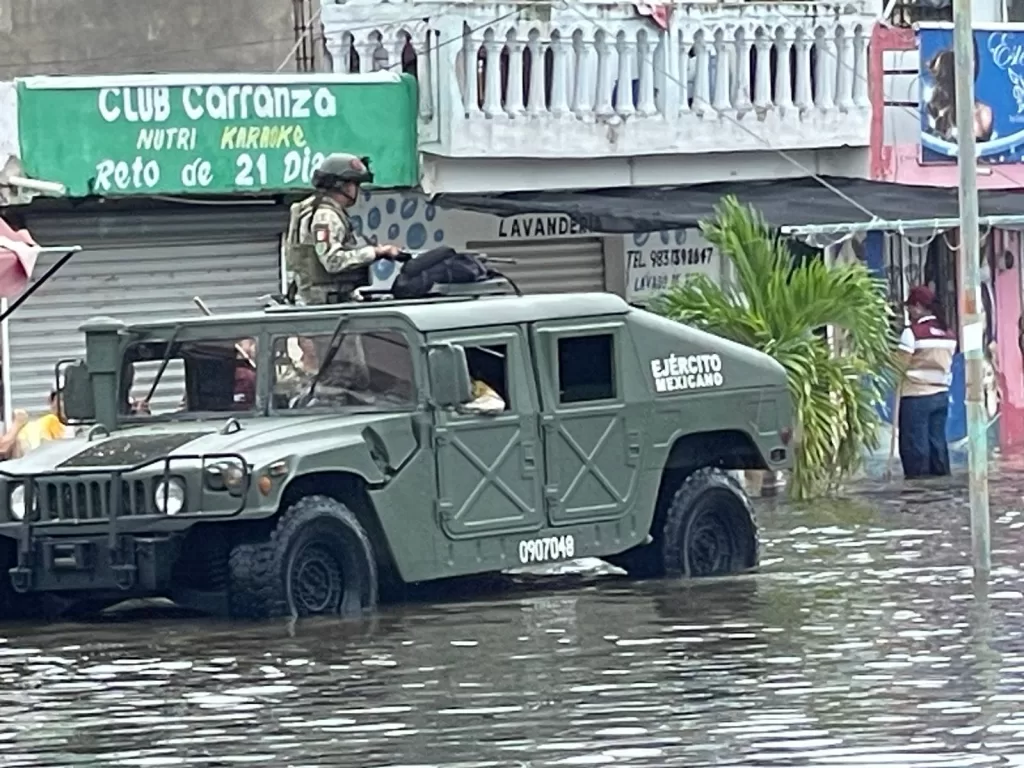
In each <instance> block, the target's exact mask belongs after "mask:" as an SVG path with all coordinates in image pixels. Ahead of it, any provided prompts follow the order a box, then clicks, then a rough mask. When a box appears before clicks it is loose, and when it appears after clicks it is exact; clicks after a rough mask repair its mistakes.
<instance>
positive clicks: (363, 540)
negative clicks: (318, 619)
mask: <svg viewBox="0 0 1024 768" xmlns="http://www.w3.org/2000/svg"><path fill="white" fill-rule="evenodd" d="M228 562H229V570H230V586H229V596H230V607H229V610H230V611H231V615H232V616H233V617H235V618H243V619H266V618H274V617H279V616H291V617H295V618H300V617H305V616H316V615H330V616H345V617H355V616H361V615H364V614H366V613H369V612H372V611H373V610H374V609H375V608H376V607H377V561H376V559H375V558H374V555H373V547H372V546H371V545H370V540H369V538H367V536H366V532H365V531H364V530H363V527H362V525H360V523H359V520H358V519H357V518H356V516H355V515H354V514H352V512H351V510H349V508H348V507H346V506H345V505H344V504H342V503H341V502H340V501H337V500H335V499H332V498H329V497H327V496H306V497H304V498H302V499H299V500H298V501H297V502H295V503H294V504H292V506H290V507H289V508H288V509H287V510H285V512H284V514H283V515H282V516H281V519H280V520H278V522H277V525H276V527H275V528H274V530H273V531H272V532H271V534H270V538H269V539H268V540H267V541H263V542H259V543H244V544H238V545H236V546H235V547H233V548H232V550H231V554H230V556H229V561H228Z"/></svg>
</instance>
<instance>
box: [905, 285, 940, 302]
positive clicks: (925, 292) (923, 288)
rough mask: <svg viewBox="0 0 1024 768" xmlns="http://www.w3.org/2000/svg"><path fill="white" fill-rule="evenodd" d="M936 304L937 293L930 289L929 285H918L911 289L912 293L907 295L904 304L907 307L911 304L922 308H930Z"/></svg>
mask: <svg viewBox="0 0 1024 768" xmlns="http://www.w3.org/2000/svg"><path fill="white" fill-rule="evenodd" d="M934 303H935V291H933V290H932V289H931V288H929V287H928V286H927V285H917V286H914V287H913V288H911V289H910V293H909V294H908V295H907V300H906V301H905V302H904V304H905V305H906V306H908V307H909V306H910V305H911V304H918V305H920V306H922V307H930V306H931V305H932V304H934Z"/></svg>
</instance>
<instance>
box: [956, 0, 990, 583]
mask: <svg viewBox="0 0 1024 768" xmlns="http://www.w3.org/2000/svg"><path fill="white" fill-rule="evenodd" d="M953 52H954V62H955V65H956V126H957V131H956V133H957V165H958V167H959V170H960V244H961V246H962V248H961V250H960V331H961V334H960V337H961V339H962V342H963V350H964V362H965V366H964V367H965V371H966V379H967V398H966V400H967V440H968V456H969V458H968V461H969V464H970V499H971V549H972V551H973V555H974V558H973V565H974V572H975V574H976V575H979V576H984V577H986V578H987V576H988V573H989V571H990V570H991V568H992V543H991V538H990V534H989V514H988V435H987V434H986V433H987V429H988V419H987V418H986V414H985V406H984V399H983V390H982V373H983V370H984V369H983V364H984V350H983V349H982V346H983V343H984V328H985V325H984V323H983V322H982V319H981V311H982V305H981V289H980V282H981V274H980V273H981V269H980V253H979V251H980V243H979V236H978V159H977V152H976V149H975V141H974V31H973V29H972V28H971V0H953Z"/></svg>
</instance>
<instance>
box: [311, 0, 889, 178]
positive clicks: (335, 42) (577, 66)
mask: <svg viewBox="0 0 1024 768" xmlns="http://www.w3.org/2000/svg"><path fill="white" fill-rule="evenodd" d="M638 6H641V7H642V4H640V3H638V4H636V5H634V4H632V3H617V4H613V3H595V2H592V0H581V1H579V2H576V1H574V0H570V1H569V2H565V3H558V4H554V3H553V4H550V5H536V6H531V5H525V4H518V5H511V4H504V3H491V2H468V3H467V2H463V3H456V2H443V1H433V0H400V1H399V2H380V0H348V2H345V3H336V4H327V3H326V2H325V4H324V7H323V22H324V32H325V37H326V41H327V47H328V52H329V53H330V59H331V66H332V67H333V69H334V70H335V71H339V72H368V71H373V70H376V69H382V68H385V67H391V68H394V69H398V68H401V69H403V70H404V71H406V72H409V73H411V74H413V75H414V76H416V77H417V79H418V80H419V83H420V110H419V120H420V143H421V148H422V149H423V150H424V151H425V152H428V153H431V154H433V155H440V156H444V157H451V158H460V157H462V158H470V157H480V158H483V157H486V158H491V159H495V158H578V159H583V158H598V157H600V158H607V157H622V158H626V157H634V156H637V155H667V154H672V155H694V154H705V153H716V152H742V151H755V150H761V151H763V150H766V149H769V150H770V149H782V150H801V149H820V148H834V147H843V146H851V147H866V146H868V144H869V126H870V112H871V105H870V102H869V98H868V50H867V48H868V40H869V39H870V36H871V32H872V28H873V25H874V18H873V17H872V16H870V15H869V14H867V13H865V12H864V8H863V6H861V5H859V4H858V3H843V4H828V3H809V2H785V3H777V4H755V3H743V2H739V3H736V2H727V3H710V4H705V5H693V4H686V5H683V4H680V5H675V6H658V8H659V9H664V10H665V11H667V13H665V14H664V15H661V16H660V18H661V19H662V21H661V22H659V21H657V20H656V19H655V18H654V16H652V15H642V14H641V13H640V12H639V11H638V10H637V7H638ZM648 13H650V11H648ZM659 13H660V11H659Z"/></svg>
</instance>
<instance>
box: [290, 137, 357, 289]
mask: <svg viewBox="0 0 1024 768" xmlns="http://www.w3.org/2000/svg"><path fill="white" fill-rule="evenodd" d="M364 181H373V174H372V173H371V172H370V170H369V167H368V160H366V159H362V160H361V159H360V158H357V157H354V156H352V155H343V154H335V155H331V156H330V157H328V158H326V159H325V160H324V162H323V163H322V164H321V166H320V167H319V168H318V169H317V171H316V172H315V173H314V174H313V185H314V187H315V188H316V190H317V192H316V194H314V195H311V196H309V197H307V198H306V199H305V200H302V201H300V202H298V203H294V204H293V205H292V207H291V219H290V220H289V223H288V237H287V240H286V243H287V247H286V251H285V262H286V264H287V269H288V272H289V281H290V282H294V283H295V287H296V289H297V295H298V297H299V298H300V299H301V300H302V301H303V302H304V303H306V304H328V303H335V302H339V301H348V300H349V299H350V298H351V297H352V292H353V291H354V290H355V289H356V288H358V287H360V286H361V285H366V284H367V283H368V282H369V274H368V267H369V265H370V264H371V263H372V262H373V261H374V260H375V259H376V258H377V252H376V249H375V247H374V246H372V245H368V244H367V245H359V243H358V242H357V240H356V236H355V233H354V232H353V231H352V222H351V220H350V219H349V216H348V212H347V211H346V210H345V207H344V206H343V205H342V204H341V203H339V202H338V201H337V200H336V199H334V198H333V197H332V196H331V195H330V194H329V193H330V192H332V191H341V190H342V189H343V188H344V187H345V185H346V184H350V183H352V184H356V185H359V184H361V183H363V182H364Z"/></svg>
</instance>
